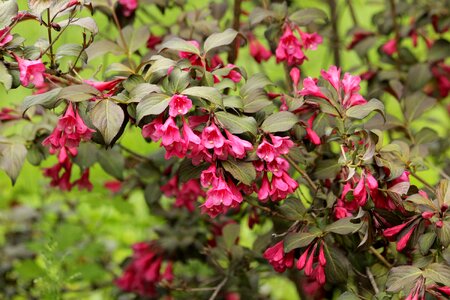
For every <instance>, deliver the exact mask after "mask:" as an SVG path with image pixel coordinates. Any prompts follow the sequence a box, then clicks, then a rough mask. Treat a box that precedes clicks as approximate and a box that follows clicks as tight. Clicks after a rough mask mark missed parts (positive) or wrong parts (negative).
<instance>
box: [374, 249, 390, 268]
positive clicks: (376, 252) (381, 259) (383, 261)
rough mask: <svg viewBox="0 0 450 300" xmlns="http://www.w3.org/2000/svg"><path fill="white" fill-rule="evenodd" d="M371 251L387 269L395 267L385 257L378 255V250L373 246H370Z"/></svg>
mask: <svg viewBox="0 0 450 300" xmlns="http://www.w3.org/2000/svg"><path fill="white" fill-rule="evenodd" d="M369 250H370V252H372V253H373V254H374V255H375V256H376V257H377V258H378V260H379V261H381V262H382V263H383V264H384V265H385V266H386V267H388V268H389V269H391V268H392V267H393V265H392V264H391V263H390V262H388V261H387V260H386V258H384V257H383V255H381V254H380V253H378V251H377V249H375V248H374V247H373V246H370V247H369Z"/></svg>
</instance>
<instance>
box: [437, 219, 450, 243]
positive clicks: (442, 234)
mask: <svg viewBox="0 0 450 300" xmlns="http://www.w3.org/2000/svg"><path fill="white" fill-rule="evenodd" d="M437 234H438V237H439V241H440V242H441V244H442V246H444V247H448V246H450V221H447V220H446V221H444V222H442V227H441V228H438V230H437Z"/></svg>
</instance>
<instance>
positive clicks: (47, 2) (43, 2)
mask: <svg viewBox="0 0 450 300" xmlns="http://www.w3.org/2000/svg"><path fill="white" fill-rule="evenodd" d="M53 2H54V1H53V0H28V7H29V8H30V13H32V14H33V15H35V16H37V17H41V14H42V13H43V12H44V11H45V10H46V9H47V8H50V7H52V5H53Z"/></svg>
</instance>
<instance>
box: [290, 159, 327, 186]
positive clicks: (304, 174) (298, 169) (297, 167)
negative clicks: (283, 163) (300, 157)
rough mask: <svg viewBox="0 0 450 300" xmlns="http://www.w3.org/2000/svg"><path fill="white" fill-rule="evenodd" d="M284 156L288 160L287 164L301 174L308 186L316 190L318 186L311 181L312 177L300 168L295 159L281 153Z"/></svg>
mask: <svg viewBox="0 0 450 300" xmlns="http://www.w3.org/2000/svg"><path fill="white" fill-rule="evenodd" d="M283 156H284V158H285V159H286V160H287V161H288V162H289V164H290V165H291V166H292V167H293V168H294V169H295V170H296V171H297V172H299V173H300V175H302V176H303V178H304V179H305V180H306V181H307V182H308V184H309V186H310V187H312V188H313V190H315V191H317V190H318V189H319V187H318V186H317V185H316V184H315V183H314V181H312V179H311V178H310V177H309V176H308V174H307V173H306V172H305V171H304V170H302V169H301V168H300V167H299V166H298V165H297V164H296V163H295V161H294V160H293V159H292V158H290V157H289V156H287V155H283Z"/></svg>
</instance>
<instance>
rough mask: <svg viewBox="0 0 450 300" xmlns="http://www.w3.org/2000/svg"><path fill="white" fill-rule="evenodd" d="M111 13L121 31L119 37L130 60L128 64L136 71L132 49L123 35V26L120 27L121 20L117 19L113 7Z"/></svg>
mask: <svg viewBox="0 0 450 300" xmlns="http://www.w3.org/2000/svg"><path fill="white" fill-rule="evenodd" d="M111 13H112V17H113V20H114V23H115V24H116V27H117V30H118V31H119V37H120V41H121V42H122V44H123V47H124V48H125V52H126V55H127V58H128V63H129V64H130V67H131V68H132V69H133V70H134V69H135V68H136V66H135V64H134V61H133V60H132V58H131V53H130V48H129V47H128V44H127V41H126V39H125V36H124V35H123V31H122V26H120V22H119V18H117V14H116V11H115V10H114V8H113V7H111Z"/></svg>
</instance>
